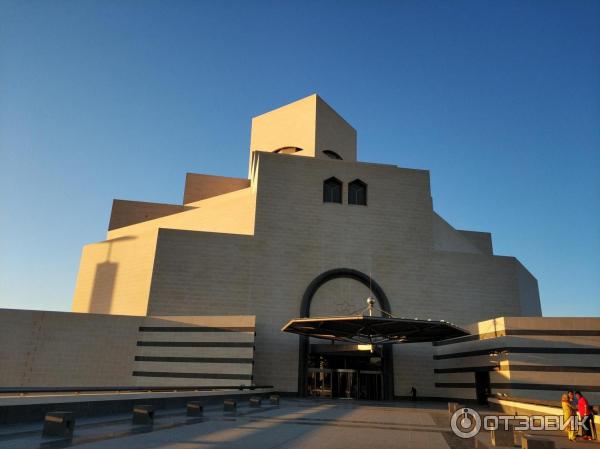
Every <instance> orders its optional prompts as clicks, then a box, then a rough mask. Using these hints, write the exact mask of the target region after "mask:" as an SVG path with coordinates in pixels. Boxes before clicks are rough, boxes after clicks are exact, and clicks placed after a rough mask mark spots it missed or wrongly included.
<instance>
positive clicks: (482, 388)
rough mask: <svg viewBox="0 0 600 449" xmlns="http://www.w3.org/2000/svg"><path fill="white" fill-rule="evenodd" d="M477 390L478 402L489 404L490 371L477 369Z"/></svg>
mask: <svg viewBox="0 0 600 449" xmlns="http://www.w3.org/2000/svg"><path fill="white" fill-rule="evenodd" d="M475 392H476V394H477V402H478V403H479V404H482V405H485V404H487V398H488V396H489V395H490V393H491V389H490V372H489V371H475Z"/></svg>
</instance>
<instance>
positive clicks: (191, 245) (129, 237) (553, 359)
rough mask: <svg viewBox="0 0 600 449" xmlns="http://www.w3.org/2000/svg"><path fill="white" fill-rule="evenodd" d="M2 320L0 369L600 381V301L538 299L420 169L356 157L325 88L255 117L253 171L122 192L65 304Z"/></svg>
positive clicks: (402, 385) (370, 390) (596, 388)
mask: <svg viewBox="0 0 600 449" xmlns="http://www.w3.org/2000/svg"><path fill="white" fill-rule="evenodd" d="M390 144H393V143H390ZM517 200H518V199H515V201H517ZM368 298H369V300H370V301H371V302H369V303H368V304H367V302H366V301H367V299H368ZM333 317H336V320H333V321H332V318H333ZM303 320H304V321H303ZM332 323H333V324H332ZM356 323H360V325H359V326H356ZM369 323H371V324H372V325H373V326H372V328H373V329H376V330H374V331H372V332H371V331H369V332H371V333H366V334H368V335H367V337H368V338H367V339H366V340H364V341H362V340H360V339H357V338H355V337H356V335H358V334H360V333H361V332H362V334H363V335H366V334H365V332H366V331H365V330H364V329H365V326H366V325H369ZM0 324H2V326H0V335H1V336H2V339H3V340H4V339H10V340H13V341H15V342H16V343H15V345H16V348H17V350H16V351H15V350H13V351H9V350H8V349H7V347H6V345H5V344H3V345H2V349H1V351H2V354H0V356H2V359H3V360H4V361H6V363H5V365H4V366H5V367H6V369H3V370H2V371H1V372H0V386H10V387H16V386H41V385H43V386H67V387H68V386H73V385H78V386H85V385H88V386H106V385H123V386H161V385H162V386H224V385H225V386H226V385H231V386H235V385H242V384H245V385H249V384H260V385H272V386H274V388H276V389H277V390H279V391H281V392H285V393H290V394H299V395H314V396H324V397H348V398H357V399H393V398H398V397H406V396H408V395H409V394H410V391H411V388H413V387H414V388H416V390H417V391H418V394H419V396H420V397H429V398H461V399H480V400H481V399H482V398H483V397H485V396H486V395H489V394H490V393H491V394H500V395H505V396H515V397H532V398H554V397H555V396H556V395H557V394H559V393H560V392H561V391H562V390H564V389H565V388H573V387H577V388H580V389H582V390H584V391H587V392H590V394H591V395H592V400H594V398H598V399H600V319H598V318H587V319H586V318H543V317H542V316H541V308H540V298H539V293H538V285H537V281H536V279H535V277H533V276H532V275H531V273H529V271H528V270H527V269H526V268H525V267H524V266H523V265H522V264H521V263H520V262H519V261H518V260H517V259H516V258H515V257H512V256H501V255H496V254H494V251H493V245H492V235H491V234H490V233H489V232H485V231H471V230H469V231H467V230H459V229H455V228H454V227H453V226H452V225H451V224H449V223H448V222H447V221H446V220H444V218H443V217H441V216H440V215H439V214H437V213H436V212H435V210H434V206H433V199H432V196H431V189H430V175H429V172H428V171H426V170H415V169H408V168H401V167H397V166H395V165H387V164H377V163H367V162H359V161H358V160H357V136H356V131H355V130H354V128H352V126H350V125H349V124H348V123H347V122H346V121H345V120H344V119H343V118H342V117H341V116H340V115H339V114H338V113H336V112H335V111H334V110H333V109H332V108H331V107H330V106H329V105H328V104H327V103H325V102H324V101H323V100H322V99H321V98H320V97H319V96H317V95H311V96H309V97H306V98H303V99H301V100H298V101H296V102H294V103H291V104H289V105H286V106H283V107H281V108H279V109H275V110H273V111H270V112H267V113H265V114H262V115H259V116H257V117H254V118H253V119H252V131H251V139H250V155H249V172H248V178H247V179H246V178H243V179H242V178H230V177H220V176H213V175H204V174H196V173H188V174H187V176H186V179H185V188H184V192H183V201H182V203H181V204H161V203H149V202H140V201H130V200H114V202H113V206H112V211H111V215H110V221H109V224H108V231H107V236H106V240H103V241H100V242H97V243H92V244H89V245H86V246H85V247H84V248H83V251H82V255H81V263H80V268H79V274H78V278H77V284H76V287H75V294H74V299H73V307H72V312H71V313H60V312H43V311H18V310H2V311H0ZM376 326H379V327H376ZM282 329H283V330H285V331H286V332H282ZM296 334H300V336H298V335H296ZM374 336H379V337H381V336H383V337H384V338H381V339H377V338H374ZM5 341H8V340H5ZM594 395H595V396H594ZM596 400H597V399H596Z"/></svg>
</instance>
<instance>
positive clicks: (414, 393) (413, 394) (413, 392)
mask: <svg viewBox="0 0 600 449" xmlns="http://www.w3.org/2000/svg"><path fill="white" fill-rule="evenodd" d="M410 400H411V401H413V402H414V401H416V400H417V389H416V388H415V387H411V388H410Z"/></svg>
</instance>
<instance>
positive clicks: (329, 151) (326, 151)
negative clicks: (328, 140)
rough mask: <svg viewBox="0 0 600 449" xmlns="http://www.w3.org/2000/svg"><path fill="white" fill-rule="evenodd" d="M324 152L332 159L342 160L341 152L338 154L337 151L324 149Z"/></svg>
mask: <svg viewBox="0 0 600 449" xmlns="http://www.w3.org/2000/svg"><path fill="white" fill-rule="evenodd" d="M323 154H324V155H326V156H327V157H329V158H331V159H339V160H342V156H340V155H339V154H337V153H336V152H335V151H331V150H323Z"/></svg>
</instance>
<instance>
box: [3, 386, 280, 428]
mask: <svg viewBox="0 0 600 449" xmlns="http://www.w3.org/2000/svg"><path fill="white" fill-rule="evenodd" d="M274 391H275V390H274V389H272V388H264V389H259V388H257V389H255V390H249V391H239V390H221V391H185V392H179V393H178V392H173V391H171V392H147V393H139V392H135V393H120V394H114V393H111V394H106V393H100V394H81V395H64V394H63V395H52V396H37V397H35V396H25V397H21V398H19V397H11V398H2V399H0V424H17V423H25V422H33V421H40V422H41V421H43V420H44V417H45V415H46V413H48V412H51V411H55V410H61V411H65V412H73V414H74V416H75V417H76V418H83V417H90V416H103V415H111V414H118V413H130V412H131V410H133V408H134V407H135V406H137V405H141V404H145V405H152V406H154V408H155V409H156V410H161V409H173V408H181V409H185V408H186V406H187V403H188V401H190V400H201V401H202V403H203V404H205V405H206V404H218V403H220V402H221V403H222V401H223V399H224V398H227V399H248V398H249V397H251V396H255V395H257V394H267V393H272V392H274Z"/></svg>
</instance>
